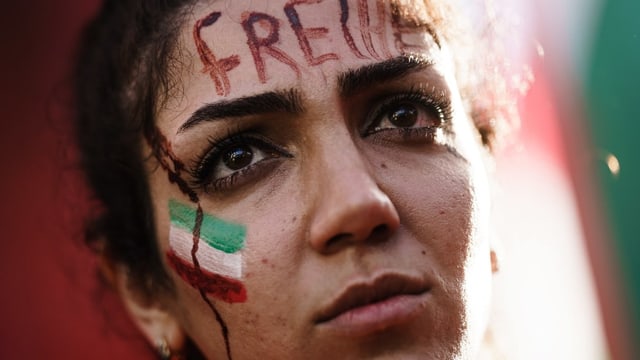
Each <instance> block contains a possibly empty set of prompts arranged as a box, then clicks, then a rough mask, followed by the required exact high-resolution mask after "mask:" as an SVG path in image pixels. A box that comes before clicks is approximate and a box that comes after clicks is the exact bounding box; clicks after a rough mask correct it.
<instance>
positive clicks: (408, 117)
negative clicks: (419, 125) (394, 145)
mask: <svg viewBox="0 0 640 360" xmlns="http://www.w3.org/2000/svg"><path fill="white" fill-rule="evenodd" d="M390 120H391V123H392V124H393V125H395V126H399V127H409V126H413V125H415V123H416V121H417V120H418V110H416V108H415V107H413V106H410V105H401V106H400V107H398V109H397V110H395V111H394V112H392V113H391V119H390Z"/></svg>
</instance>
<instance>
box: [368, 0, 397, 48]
mask: <svg viewBox="0 0 640 360" xmlns="http://www.w3.org/2000/svg"><path fill="white" fill-rule="evenodd" d="M377 7H378V26H376V27H375V28H374V29H373V31H374V32H375V33H376V34H378V36H379V37H380V43H381V44H382V53H383V55H384V56H385V58H386V59H391V58H392V57H393V56H392V55H391V51H389V44H388V43H387V26H386V23H387V16H386V14H387V8H386V2H385V0H378V2H377Z"/></svg>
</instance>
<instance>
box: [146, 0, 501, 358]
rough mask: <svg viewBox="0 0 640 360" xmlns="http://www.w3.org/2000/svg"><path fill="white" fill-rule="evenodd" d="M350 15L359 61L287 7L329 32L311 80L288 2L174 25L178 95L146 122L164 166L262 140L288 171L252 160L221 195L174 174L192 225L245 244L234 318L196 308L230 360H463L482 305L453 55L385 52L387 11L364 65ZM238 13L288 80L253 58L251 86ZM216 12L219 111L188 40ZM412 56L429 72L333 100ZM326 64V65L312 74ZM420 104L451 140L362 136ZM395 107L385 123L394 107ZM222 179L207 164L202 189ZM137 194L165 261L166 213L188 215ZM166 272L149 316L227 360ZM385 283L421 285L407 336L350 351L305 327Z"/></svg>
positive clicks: (479, 214)
mask: <svg viewBox="0 0 640 360" xmlns="http://www.w3.org/2000/svg"><path fill="white" fill-rule="evenodd" d="M347 3H348V5H349V8H350V11H351V12H350V19H349V22H348V26H349V29H350V31H351V34H352V35H353V38H354V41H355V43H356V45H357V46H358V48H359V49H360V50H361V51H362V54H364V55H367V58H366V59H363V58H361V57H359V56H357V54H355V53H354V51H353V50H352V49H351V48H350V47H349V45H348V43H347V41H345V37H344V35H343V33H342V31H341V23H340V7H339V4H338V2H337V1H325V2H321V3H318V4H301V5H297V6H296V7H295V9H296V11H297V13H298V16H299V19H300V23H301V24H302V26H303V27H304V28H313V27H326V29H327V31H326V32H325V34H324V35H323V36H319V37H317V38H313V39H311V40H310V41H309V43H310V47H311V49H312V51H313V54H314V55H316V61H315V63H312V64H310V62H311V61H310V60H309V59H310V58H311V57H310V56H309V53H308V49H307V53H306V54H305V52H304V51H303V50H302V49H301V45H300V42H299V39H298V38H297V37H296V33H295V32H294V30H293V29H292V27H291V25H290V22H289V20H288V18H287V16H286V15H285V12H284V11H283V9H284V7H285V5H286V2H284V1H265V2H255V1H254V2H249V1H247V2H235V1H234V2H233V5H229V6H227V5H226V4H225V2H211V3H200V4H197V5H196V6H195V7H194V9H193V12H192V14H190V15H188V16H187V19H186V20H185V23H184V26H183V28H182V35H181V37H180V43H179V47H180V51H178V52H177V53H176V54H178V55H177V56H179V62H178V64H177V65H176V66H177V67H176V69H178V70H177V72H176V77H175V79H176V81H177V85H178V86H177V89H179V90H177V91H176V92H175V93H174V94H172V96H170V97H169V98H168V99H167V101H166V102H165V103H164V104H163V106H162V108H160V109H158V118H157V128H158V130H159V131H160V132H161V133H162V134H163V135H164V136H165V137H166V139H167V141H168V143H169V144H170V146H171V149H172V151H173V153H174V154H175V156H176V158H177V159H179V160H180V161H181V162H183V163H184V164H185V165H186V166H187V167H188V168H191V167H193V166H194V165H195V164H197V162H198V159H199V156H200V155H201V154H203V153H206V152H207V151H208V150H209V149H210V141H209V140H210V139H223V138H226V137H227V136H228V135H229V133H230V132H236V131H238V130H240V131H248V132H250V133H251V134H258V135H259V136H260V137H261V138H264V139H267V140H268V142H269V143H273V144H275V145H276V146H277V147H278V148H279V149H282V150H284V151H286V154H287V155H286V156H285V155H283V154H282V153H280V154H278V155H276V156H274V157H270V156H269V155H267V154H268V153H270V152H271V150H270V149H261V148H260V147H259V146H253V147H251V149H252V151H253V158H252V160H251V165H249V166H250V167H251V171H245V172H244V175H241V176H237V177H236V181H235V182H234V183H233V185H232V186H227V187H225V188H223V189H216V188H215V186H211V184H205V185H202V186H201V185H195V184H194V183H196V181H195V179H193V178H192V177H191V175H189V172H184V173H183V176H184V177H185V180H187V181H188V182H189V183H191V184H194V185H193V190H194V191H195V192H196V193H197V194H198V198H199V200H200V205H201V206H202V209H203V211H204V212H206V213H208V214H211V215H213V216H216V217H218V218H220V219H225V220H226V221H230V222H234V223H237V224H243V225H244V226H246V231H247V237H246V247H245V249H243V250H242V255H243V262H244V263H243V274H244V275H243V279H242V281H243V283H244V285H245V287H246V289H247V300H246V301H245V302H242V303H234V304H228V303H225V302H222V301H219V300H217V299H215V298H213V297H210V298H209V299H210V301H211V302H212V303H213V304H215V307H216V309H217V311H218V312H219V313H220V316H221V317H222V319H224V322H225V323H226V325H227V326H228V330H229V344H230V350H231V354H232V356H233V358H234V359H251V358H255V357H256V354H260V357H261V358H264V359H301V358H305V359H315V358H318V359H322V358H326V356H328V355H330V356H331V357H332V358H345V359H349V358H376V359H388V358H389V359H390V358H394V359H397V358H403V359H412V358H416V359H452V358H474V357H475V356H476V355H477V353H478V351H479V348H480V345H481V343H482V338H483V336H484V331H485V328H486V323H487V316H488V315H487V314H488V309H489V303H490V289H491V275H492V263H491V246H490V242H489V236H488V231H487V230H488V226H487V222H488V217H489V211H488V209H489V202H488V196H487V193H488V190H487V186H486V175H485V170H484V167H483V159H482V153H483V151H484V150H483V149H482V146H481V144H480V142H479V140H478V134H477V131H476V130H475V128H474V126H473V124H472V122H471V121H470V120H469V118H468V117H467V114H466V113H465V111H464V109H463V107H462V102H461V99H460V96H459V90H458V88H457V85H456V82H455V79H454V76H453V72H454V69H453V65H452V64H453V61H452V59H451V55H450V54H449V53H448V51H447V49H446V44H441V45H442V46H439V45H438V44H436V41H434V39H433V37H432V36H431V35H429V33H428V32H427V31H425V30H424V28H422V29H419V30H414V31H413V32H412V33H408V34H405V37H404V40H405V42H406V43H407V44H409V43H410V44H411V45H412V47H411V49H410V50H409V49H407V48H405V49H404V50H403V49H398V47H397V46H395V45H394V44H396V42H395V38H394V36H393V30H394V29H393V27H392V25H391V23H390V18H391V16H390V14H389V13H388V11H389V9H388V7H387V9H386V11H387V13H386V18H385V19H386V22H385V25H384V26H385V29H386V33H385V36H386V37H385V38H381V37H379V36H377V35H376V36H372V37H371V44H372V45H373V46H374V47H376V49H378V51H377V55H378V58H376V57H374V56H370V53H369V52H367V45H366V44H365V43H364V42H363V40H362V37H361V36H360V32H359V31H360V30H359V29H360V28H359V26H360V24H359V21H358V17H357V16H358V14H357V10H356V9H357V8H358V2H357V1H348V2H347ZM245 4H246V5H245ZM369 8H370V11H371V13H372V14H374V13H375V9H376V3H375V2H374V1H370V2H369ZM246 10H253V11H256V12H262V13H266V14H271V15H273V16H274V17H275V18H277V19H278V20H279V25H280V28H279V36H280V40H279V42H277V43H275V45H276V46H277V47H278V49H280V50H281V51H282V52H284V53H286V55H287V56H288V57H290V58H291V59H293V60H294V61H295V62H296V64H297V67H298V70H299V74H298V72H296V71H294V70H293V68H292V67H291V66H290V64H286V63H283V62H281V61H278V60H277V59H274V58H273V57H271V56H269V55H268V54H267V55H264V75H265V81H264V82H261V81H260V75H259V71H258V70H257V66H256V63H255V61H254V57H253V55H252V52H251V48H250V46H248V44H247V34H246V33H245V32H244V31H243V28H242V26H241V24H240V22H241V21H242V12H243V11H246ZM423 10H424V9H423ZM215 11H219V12H221V14H222V15H221V16H220V17H219V18H218V19H217V21H216V22H215V23H214V24H213V25H211V26H209V27H205V28H203V30H202V31H201V38H202V40H203V41H204V42H205V43H206V44H207V46H208V47H209V48H210V50H211V51H212V52H213V53H214V54H215V55H216V57H217V58H218V59H221V58H224V57H228V56H231V55H237V59H238V60H239V62H238V64H237V65H236V66H235V67H233V69H231V70H229V71H228V73H227V75H228V78H229V86H228V93H226V94H223V95H220V94H219V91H217V89H216V86H215V83H214V80H213V79H212V76H211V75H210V73H207V72H203V71H202V69H203V67H204V65H203V62H202V59H201V57H200V55H199V53H198V50H197V48H196V44H195V42H194V37H193V27H194V24H196V23H197V21H198V20H200V19H203V18H205V17H206V16H207V15H208V14H211V13H212V12H215ZM376 19H377V18H376V17H373V16H372V18H371V20H370V21H371V22H372V23H376V21H377V20H376ZM265 26H266V25H264V24H263V23H258V24H257V25H256V33H257V34H258V35H260V36H265V34H266V32H268V31H269V28H267V27H265ZM371 44H370V45H369V47H370V46H371ZM385 48H388V53H387V54H386V55H385V51H383V50H384V49H385ZM409 53H411V54H420V56H421V57H424V58H428V59H429V60H430V61H432V62H433V65H431V66H428V67H426V68H424V69H421V70H420V71H413V72H410V73H408V74H405V75H404V76H401V77H399V78H395V79H390V80H388V81H386V82H384V83H376V84H372V85H369V86H366V87H364V88H362V89H357V90H356V91H354V92H353V93H351V94H346V95H345V94H341V92H340V89H339V86H338V84H339V81H338V78H339V76H341V74H344V73H346V72H348V71H350V70H356V69H360V68H362V67H364V66H367V65H372V64H376V63H379V62H381V61H385V60H388V59H394V58H398V57H400V56H402V55H407V54H409ZM322 54H335V55H336V56H335V57H337V58H339V59H334V57H333V56H326V57H325V58H323V59H325V60H324V61H321V62H319V61H317V57H318V56H320V55H322ZM389 55H390V56H389ZM416 88H424V89H434V88H435V89H436V91H435V93H438V94H445V95H444V96H443V97H444V98H445V99H446V102H448V103H450V105H451V110H450V113H451V118H450V119H448V120H447V121H448V124H449V125H447V126H443V127H441V128H438V129H437V130H436V131H435V135H434V137H433V139H431V138H429V140H425V139H424V137H423V138H421V139H418V138H407V137H403V136H402V135H401V134H400V132H399V131H398V129H397V128H396V127H395V126H394V124H393V123H391V122H389V119H388V116H387V117H384V116H383V117H384V119H383V120H382V122H381V123H380V124H377V126H378V127H384V128H385V129H386V130H384V131H379V132H377V133H375V134H368V133H366V131H365V130H366V129H367V128H368V126H369V125H370V123H371V122H372V120H371V113H370V112H371V111H372V109H376V108H377V107H378V106H379V104H380V101H382V102H384V101H385V100H384V99H388V98H390V97H393V96H394V95H395V94H398V93H404V92H408V91H411V90H412V89H416ZM291 89H293V90H294V91H296V93H297V94H299V95H300V105H301V108H302V110H301V111H298V112H296V113H289V112H283V111H279V112H274V113H266V114H256V115H247V116H240V117H226V118H223V119H218V120H215V121H202V122H199V123H197V124H195V125H193V126H192V127H190V128H188V129H181V127H182V126H183V124H184V123H185V122H186V121H187V120H188V119H189V118H190V117H191V116H192V114H193V113H194V112H195V111H197V110H198V109H199V108H200V107H202V106H203V105H204V104H210V103H217V102H219V101H221V100H234V99H238V98H240V97H243V96H250V95H256V94H261V93H265V92H269V91H290V90H291ZM379 99H383V100H379ZM410 105H411V106H413V107H414V108H415V109H417V110H418V114H419V115H418V117H419V120H418V122H417V123H416V125H414V126H415V127H420V126H424V124H430V123H431V121H432V118H433V116H432V115H431V113H430V112H429V111H428V109H427V110H425V108H424V106H422V105H416V104H413V103H412V104H410ZM394 106H395V107H393V108H392V109H391V110H390V111H388V112H387V113H385V114H384V115H388V114H389V113H390V112H393V111H394V110H395V109H397V107H398V106H400V105H398V104H396V105H394ZM363 129H365V130H363ZM363 133H366V134H364V135H363ZM246 169H247V168H245V169H244V170H246ZM232 172H233V170H230V169H228V168H226V167H225V165H224V163H221V162H218V163H217V167H216V169H215V170H214V172H213V175H210V178H211V177H213V178H218V177H224V176H227V175H229V174H231V173H232ZM149 180H150V183H151V189H152V198H153V204H154V208H155V212H156V219H155V220H156V224H157V225H156V226H157V234H158V247H159V248H160V249H161V253H166V252H167V251H168V250H169V239H168V236H169V224H170V219H169V212H168V208H167V206H168V202H169V200H170V199H177V200H179V201H181V202H183V203H185V204H191V205H192V206H194V205H193V203H192V202H190V200H189V199H188V197H186V196H185V195H184V193H183V192H181V191H180V189H178V187H177V186H176V185H175V184H173V183H170V182H169V181H168V179H167V174H166V172H165V171H164V170H163V169H162V168H161V167H158V166H157V164H154V162H153V161H151V162H149ZM209 180H211V179H209ZM165 266H166V268H167V271H168V273H170V274H171V277H172V279H173V281H174V283H175V288H176V291H175V294H173V295H171V296H168V297H167V298H165V299H163V300H162V301H163V308H164V309H165V311H166V312H167V314H168V316H169V318H170V319H173V320H174V321H175V322H176V323H177V324H178V328H179V330H178V331H179V332H181V333H182V332H183V333H184V334H185V335H186V336H188V337H189V338H191V339H192V340H193V341H194V342H195V344H196V345H197V346H198V347H199V348H200V350H201V351H202V352H203V353H204V354H205V356H207V358H216V359H219V358H224V356H225V344H224V338H223V336H222V332H221V328H220V325H219V323H218V322H217V321H216V318H215V315H214V313H213V312H212V311H211V309H210V308H209V306H208V305H207V303H206V302H205V301H203V299H202V298H201V295H200V293H199V292H198V290H197V289H195V288H194V287H192V286H191V285H190V284H188V283H186V282H185V281H184V280H183V279H182V278H181V277H179V276H178V275H177V274H176V273H175V272H174V271H173V269H172V268H171V267H170V266H169V265H168V264H167V263H166V259H165ZM381 274H404V275H407V276H412V277H416V278H419V279H422V280H423V281H425V282H428V283H429V284H430V290H429V292H428V293H427V294H424V295H423V296H422V297H421V298H420V299H419V302H420V306H419V310H418V311H417V312H415V313H414V314H412V316H411V319H410V320H407V321H403V322H401V323H398V324H382V325H380V326H374V327H375V329H373V330H372V329H365V330H366V331H364V332H360V333H358V334H349V333H346V334H345V333H343V332H340V329H339V328H338V329H337V330H336V328H335V327H333V328H332V327H327V326H323V325H322V324H317V322H316V317H317V314H318V312H319V311H321V309H322V308H324V307H326V305H327V304H328V303H330V302H331V301H332V300H333V299H335V298H336V297H337V296H338V295H339V294H340V293H341V292H342V291H344V290H345V288H347V287H348V286H349V285H350V284H353V283H355V282H363V281H364V282H367V281H371V279H375V278H376V277H377V276H380V275H381Z"/></svg>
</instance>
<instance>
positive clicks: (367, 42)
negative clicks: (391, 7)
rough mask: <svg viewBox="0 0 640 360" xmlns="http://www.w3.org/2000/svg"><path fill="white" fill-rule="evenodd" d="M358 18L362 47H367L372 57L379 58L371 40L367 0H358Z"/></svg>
mask: <svg viewBox="0 0 640 360" xmlns="http://www.w3.org/2000/svg"><path fill="white" fill-rule="evenodd" d="M358 18H359V19H360V34H361V35H362V41H364V47H365V48H367V51H368V52H369V55H371V56H373V58H374V59H377V60H380V55H378V53H377V52H376V49H375V48H374V46H373V41H372V40H371V25H370V19H369V4H368V0H360V1H358Z"/></svg>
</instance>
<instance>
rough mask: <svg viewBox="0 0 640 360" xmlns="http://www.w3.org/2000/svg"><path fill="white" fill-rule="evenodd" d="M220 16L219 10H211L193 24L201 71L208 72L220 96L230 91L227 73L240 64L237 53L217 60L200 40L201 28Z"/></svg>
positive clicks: (211, 23) (212, 22) (209, 24)
mask: <svg viewBox="0 0 640 360" xmlns="http://www.w3.org/2000/svg"><path fill="white" fill-rule="evenodd" d="M219 17H220V12H212V13H211V14H209V15H207V16H205V17H204V18H202V19H200V20H198V21H196V24H195V25H194V26H193V40H194V41H195V43H196V49H197V50H198V54H199V55H200V61H202V64H203V65H204V67H203V68H202V72H203V73H208V74H209V76H211V79H212V80H213V82H214V83H215V85H216V93H217V94H218V95H220V96H226V95H229V92H230V91H231V83H230V82H229V76H227V73H228V72H229V71H231V70H233V69H234V68H235V67H237V66H238V65H240V58H239V57H238V55H232V56H229V57H226V58H223V59H220V60H217V59H216V57H215V55H213V52H212V51H211V49H209V47H208V46H207V44H206V43H205V42H204V40H202V37H201V31H202V28H204V27H207V26H211V25H213V24H214V23H215V22H216V21H217V20H218V18H219Z"/></svg>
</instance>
